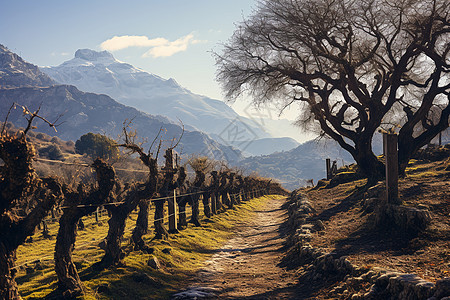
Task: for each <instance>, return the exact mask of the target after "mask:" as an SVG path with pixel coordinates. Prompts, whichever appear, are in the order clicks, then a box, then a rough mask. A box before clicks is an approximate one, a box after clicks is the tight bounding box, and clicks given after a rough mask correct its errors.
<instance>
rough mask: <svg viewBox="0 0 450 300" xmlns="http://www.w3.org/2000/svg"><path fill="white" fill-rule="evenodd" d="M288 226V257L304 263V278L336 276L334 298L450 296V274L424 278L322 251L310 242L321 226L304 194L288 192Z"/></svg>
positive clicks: (331, 294) (435, 298)
mask: <svg viewBox="0 0 450 300" xmlns="http://www.w3.org/2000/svg"><path fill="white" fill-rule="evenodd" d="M288 213H289V220H288V222H289V226H290V227H291V229H292V234H291V236H290V237H289V239H288V241H287V243H288V246H289V247H290V251H289V252H288V255H289V258H291V259H295V260H296V261H299V262H300V263H302V264H304V265H307V270H308V272H307V275H306V276H305V278H306V280H310V281H318V280H321V281H326V279H327V278H339V279H340V280H337V281H338V282H340V284H339V285H337V286H335V287H334V288H333V289H332V290H331V291H330V292H329V295H328V296H329V297H331V298H336V299H367V300H369V299H370V300H372V299H373V300H375V299H392V300H394V299H407V300H416V299H417V300H422V299H428V300H438V299H440V300H450V278H448V277H447V278H444V279H441V280H438V281H437V282H436V284H434V283H432V282H428V281H426V280H424V279H422V278H420V277H419V276H417V275H416V274H405V273H398V272H391V271H387V270H382V269H375V268H366V267H359V266H356V265H354V264H352V263H351V262H350V261H349V260H348V259H347V258H346V257H345V256H341V257H338V256H337V254H336V253H325V252H323V251H322V250H321V249H319V248H314V247H312V246H311V245H310V243H309V242H310V241H311V239H312V234H313V233H314V232H318V231H321V230H323V229H324V225H323V223H322V222H321V221H320V220H319V219H318V218H317V217H315V215H316V212H315V210H314V208H313V206H312V204H311V203H310V202H309V201H308V200H307V198H306V196H305V195H304V194H302V193H301V192H299V191H294V192H292V194H291V196H290V199H289V200H288Z"/></svg>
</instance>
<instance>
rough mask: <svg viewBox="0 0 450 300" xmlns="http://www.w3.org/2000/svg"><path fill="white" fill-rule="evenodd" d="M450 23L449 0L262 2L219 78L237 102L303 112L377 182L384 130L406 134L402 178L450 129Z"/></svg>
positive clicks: (306, 121)
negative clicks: (377, 140) (378, 142)
mask: <svg viewBox="0 0 450 300" xmlns="http://www.w3.org/2000/svg"><path fill="white" fill-rule="evenodd" d="M449 15H450V14H449V5H448V3H447V1H445V0H409V1H390V0H361V1H359V0H358V1H356V0H355V1H352V0H351V1H348V0H273V1H272V0H271V1H268V0H266V1H261V2H260V4H259V6H258V8H257V10H256V11H255V13H254V14H253V16H251V17H250V18H248V19H247V20H245V21H244V22H242V23H241V24H240V25H239V26H238V28H237V29H236V31H235V33H234V35H233V36H232V38H231V40H230V41H229V42H228V43H227V44H226V45H224V50H223V53H222V54H215V56H216V62H217V65H218V76H217V78H218V80H219V81H220V82H221V83H222V85H223V89H224V90H225V91H226V96H227V97H228V98H230V99H234V98H236V97H238V96H240V95H242V94H249V95H251V96H252V97H253V99H254V103H256V104H260V103H264V102H268V101H272V102H275V101H277V99H282V100H283V101H282V103H280V104H281V105H282V107H286V106H289V105H290V104H292V103H294V102H295V103H299V104H300V105H301V106H302V114H301V116H300V117H299V119H298V122H297V124H298V125H301V126H303V127H304V128H311V126H312V127H313V128H319V129H320V132H321V133H322V134H323V135H327V136H329V137H331V138H332V139H334V140H336V141H337V142H338V143H339V144H340V146H341V147H342V148H344V149H345V150H347V151H348V152H349V153H350V154H351V155H352V156H353V158H354V159H355V161H356V162H357V163H358V165H359V167H360V169H361V171H362V172H363V173H364V174H365V175H367V176H368V177H369V178H371V179H376V178H378V177H380V176H382V175H383V165H382V163H381V162H379V161H378V160H377V158H376V156H375V155H374V154H373V152H372V138H373V135H374V133H375V132H376V130H377V129H378V128H379V127H380V125H381V124H382V123H383V122H388V123H389V124H390V126H391V127H392V126H394V125H395V126H399V127H400V128H401V129H400V132H399V160H400V169H404V168H405V167H406V164H407V162H408V160H409V158H410V157H411V155H412V154H414V152H415V151H417V149H418V148H420V147H422V146H424V145H425V144H427V143H428V142H429V141H430V140H431V139H432V138H433V137H434V136H436V135H437V134H438V133H439V132H440V131H442V130H444V129H445V128H447V127H448V124H449V123H448V122H449V121H448V119H449V114H450V107H449V102H450V101H449V97H450V95H449V93H450V79H449V72H450V70H449V68H450V62H449V59H450V58H449V51H450V46H449V43H448V41H449V39H450V16H449ZM432 108H433V109H432ZM282 109H283V108H282ZM432 112H433V113H437V114H438V116H435V117H434V118H432V117H431V114H432ZM424 125H426V126H424Z"/></svg>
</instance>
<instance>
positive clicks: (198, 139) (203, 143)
mask: <svg viewBox="0 0 450 300" xmlns="http://www.w3.org/2000/svg"><path fill="white" fill-rule="evenodd" d="M79 55H86V54H83V53H79ZM0 57H1V58H2V60H1V63H0V70H2V72H1V73H0V120H5V118H6V114H7V113H8V111H9V108H10V107H11V106H12V104H13V103H19V104H21V105H25V106H27V107H28V108H29V109H30V110H35V109H37V108H38V107H41V110H40V114H41V115H42V116H43V117H45V118H47V119H49V120H51V121H52V120H53V119H56V118H57V117H58V116H61V115H62V117H61V119H60V120H61V121H63V122H62V123H61V124H60V125H59V126H58V132H54V131H52V130H53V129H51V128H49V127H48V126H42V125H43V124H42V123H41V122H37V125H38V126H39V127H42V128H40V130H41V131H43V132H44V133H47V134H52V135H54V136H58V137H61V138H63V139H69V140H77V139H78V138H79V137H80V136H81V135H83V134H85V133H87V132H96V133H107V134H109V135H110V136H111V137H113V138H115V137H117V136H118V135H119V134H120V133H121V132H122V129H123V122H124V121H125V120H127V119H128V120H133V128H134V129H137V131H138V134H139V137H142V138H144V139H147V140H150V141H151V140H153V139H154V137H155V136H156V134H157V133H158V132H159V130H160V128H165V129H166V132H167V133H166V136H165V137H164V139H166V140H167V141H165V143H166V145H164V146H165V147H169V146H170V143H171V142H170V141H171V139H172V138H178V137H180V136H181V133H182V131H183V129H182V127H181V126H180V125H178V124H175V123H174V122H172V121H170V120H169V119H167V118H166V117H163V116H152V115H150V114H148V113H144V112H141V111H139V110H137V109H135V108H133V107H129V106H125V105H123V104H120V103H118V102H117V101H115V100H114V99H112V98H111V97H109V96H107V95H104V94H100V95H98V94H94V93H87V92H82V91H80V90H79V89H78V88H76V87H75V86H73V85H58V84H56V83H55V82H54V81H53V80H51V79H50V77H48V76H47V75H45V74H44V73H42V72H40V71H39V68H38V67H37V66H35V65H33V64H31V63H28V62H26V61H24V60H23V59H22V58H20V56H18V55H17V54H15V53H13V52H11V51H9V50H8V49H7V48H6V47H4V46H2V47H0ZM97 58H98V57H97ZM103 58H104V57H103ZM16 74H19V75H20V76H16ZM6 83H8V84H6ZM8 120H9V121H11V122H13V123H14V124H15V125H16V126H24V125H25V123H26V120H25V119H24V118H23V116H22V112H21V111H18V110H13V111H11V114H10V115H9V118H8ZM179 151H182V152H183V153H185V154H194V153H203V154H204V155H207V156H210V157H212V158H215V159H218V160H227V161H229V162H231V161H235V160H239V159H240V158H241V153H240V151H239V150H237V149H234V148H233V147H230V146H226V145H221V144H219V143H218V142H216V141H214V140H212V139H211V138H210V137H209V136H208V135H207V134H205V133H202V132H198V131H190V130H185V132H184V135H183V140H182V141H181V142H180V149H179Z"/></svg>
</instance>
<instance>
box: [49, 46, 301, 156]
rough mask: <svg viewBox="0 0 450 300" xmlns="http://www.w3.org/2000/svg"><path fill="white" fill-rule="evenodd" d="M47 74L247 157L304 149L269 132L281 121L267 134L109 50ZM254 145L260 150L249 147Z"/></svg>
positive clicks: (83, 55) (79, 54)
mask: <svg viewBox="0 0 450 300" xmlns="http://www.w3.org/2000/svg"><path fill="white" fill-rule="evenodd" d="M41 69H42V71H43V72H45V73H46V74H47V75H49V76H50V77H51V78H52V79H54V80H55V81H57V82H59V83H62V84H70V85H74V86H76V87H77V88H78V89H80V90H82V91H85V92H91V93H98V94H106V95H108V96H110V97H112V98H113V99H115V100H117V101H118V102H120V103H122V104H125V105H128V106H132V107H135V108H137V109H139V110H142V111H144V112H146V113H150V114H152V115H163V116H165V117H168V118H169V119H171V120H172V121H174V122H177V121H178V120H181V121H182V122H183V123H184V124H185V126H186V127H187V128H189V129H191V130H198V131H202V132H205V133H207V134H209V135H210V136H211V137H213V138H214V139H215V140H216V141H218V142H220V143H222V144H224V145H229V146H234V147H236V148H239V149H240V150H241V151H244V153H246V154H247V155H258V154H270V153H272V152H273V151H274V150H275V151H282V150H290V149H292V148H294V147H296V146H298V145H299V144H298V142H296V141H295V140H294V139H292V138H281V139H280V138H274V137H273V136H272V135H271V134H270V133H269V132H276V127H277V124H275V123H277V122H276V121H278V120H275V121H272V122H270V124H271V125H272V126H271V128H272V129H271V130H267V129H265V128H263V127H262V126H258V125H259V124H255V122H253V121H252V120H251V119H249V118H246V117H243V116H240V115H238V114H237V113H236V112H235V111H234V110H233V109H232V108H231V107H229V106H228V105H226V104H225V103H224V102H222V101H219V100H214V99H211V98H208V97H205V96H200V95H197V94H194V93H192V92H190V91H189V90H187V89H185V88H183V87H181V86H180V85H179V84H178V83H177V82H176V81H175V80H174V79H172V78H170V79H163V78H161V77H159V76H157V75H155V74H151V73H148V72H146V71H144V70H142V69H139V68H136V67H134V66H132V65H130V64H127V63H124V62H121V61H118V60H116V59H115V58H114V57H113V55H112V54H111V53H110V52H107V51H102V52H97V51H94V50H90V49H80V50H77V51H76V52H75V57H74V58H73V59H71V60H68V61H66V62H64V63H62V64H61V65H59V66H55V67H42V68H41ZM274 122H275V123H274ZM267 123H268V124H269V122H267ZM278 125H280V126H283V127H287V126H289V124H288V123H287V121H285V122H283V121H280V122H279V124H278ZM242 141H244V142H242ZM247 142H248V143H247ZM250 143H251V144H254V145H258V147H256V148H255V146H253V147H247V146H248V144H250ZM253 150H256V151H253Z"/></svg>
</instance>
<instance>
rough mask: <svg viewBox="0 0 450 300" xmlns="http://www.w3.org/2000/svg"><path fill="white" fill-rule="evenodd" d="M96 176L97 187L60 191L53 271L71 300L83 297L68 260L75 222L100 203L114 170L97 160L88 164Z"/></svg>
mask: <svg viewBox="0 0 450 300" xmlns="http://www.w3.org/2000/svg"><path fill="white" fill-rule="evenodd" d="M92 167H93V168H94V169H95V171H96V173H97V187H95V188H91V189H90V190H87V188H86V187H85V186H84V185H83V184H81V183H80V184H79V185H78V188H77V190H76V191H73V190H70V189H67V190H65V191H64V194H65V201H64V206H65V208H64V213H63V215H62V216H61V218H60V219H59V229H58V235H57V237H56V245H55V271H56V275H57V276H58V287H59V289H60V290H61V293H62V295H63V296H64V297H67V298H74V297H76V296H79V295H81V294H83V284H82V282H81V280H80V277H79V275H78V272H77V269H76V267H75V264H74V263H73V261H72V252H73V250H74V248H75V241H76V236H77V229H78V226H77V224H78V222H79V221H80V220H81V218H82V217H83V216H86V215H88V214H91V213H93V212H94V211H95V210H96V209H97V208H98V207H99V206H100V205H102V204H104V203H105V202H106V201H107V200H108V199H109V196H110V193H111V191H112V189H113V188H114V185H115V183H116V182H115V172H114V169H113V168H112V167H111V166H110V165H108V164H106V163H105V162H104V161H102V160H101V159H96V160H95V161H94V163H93V165H92Z"/></svg>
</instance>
